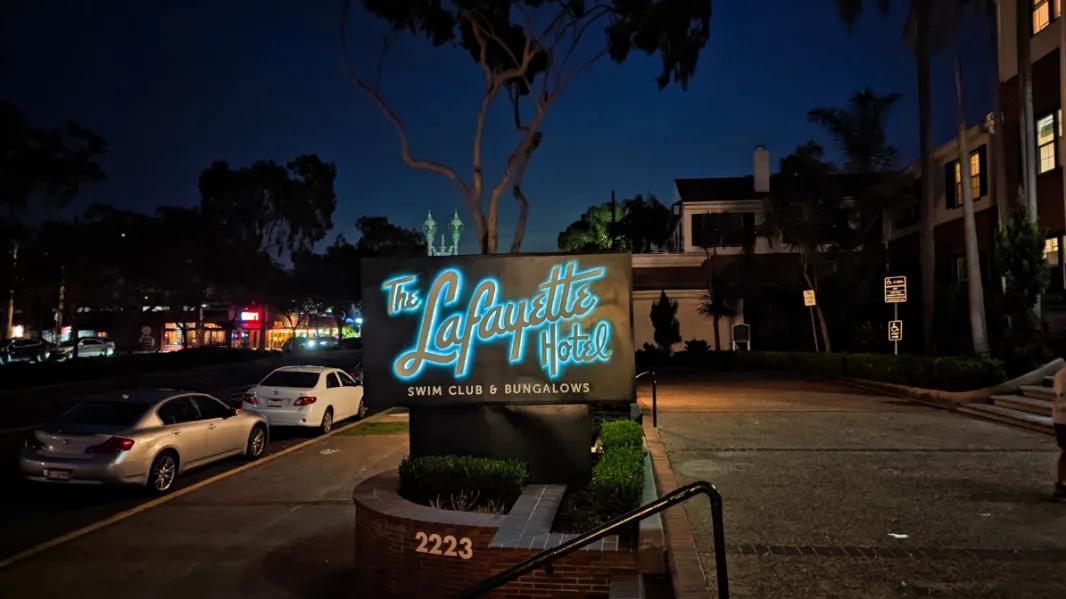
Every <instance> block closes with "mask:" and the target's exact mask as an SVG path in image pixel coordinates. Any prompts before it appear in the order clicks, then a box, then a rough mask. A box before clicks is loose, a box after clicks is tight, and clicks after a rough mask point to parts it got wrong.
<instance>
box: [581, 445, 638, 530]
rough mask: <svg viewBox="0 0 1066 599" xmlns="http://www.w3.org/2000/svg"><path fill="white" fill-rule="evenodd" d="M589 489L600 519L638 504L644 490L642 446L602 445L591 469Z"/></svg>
mask: <svg viewBox="0 0 1066 599" xmlns="http://www.w3.org/2000/svg"><path fill="white" fill-rule="evenodd" d="M589 491H590V493H591V495H592V498H593V501H595V503H596V506H597V508H596V509H597V511H598V513H599V516H600V518H601V519H602V520H603V521H607V520H611V519H612V518H617V517H618V516H621V515H622V514H624V513H626V512H628V511H630V510H632V509H635V508H637V507H639V506H640V499H641V496H642V495H643V493H644V448H643V447H628V446H622V447H614V448H612V449H607V447H606V446H605V447H604V451H603V455H602V456H601V457H600V461H599V462H598V463H597V464H596V466H595V467H594V468H593V469H592V481H591V482H590V483H589Z"/></svg>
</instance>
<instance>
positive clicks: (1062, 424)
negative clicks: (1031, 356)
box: [1051, 367, 1066, 502]
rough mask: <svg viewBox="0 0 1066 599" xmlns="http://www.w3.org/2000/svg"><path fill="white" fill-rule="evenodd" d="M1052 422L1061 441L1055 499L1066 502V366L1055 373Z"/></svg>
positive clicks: (1056, 435)
mask: <svg viewBox="0 0 1066 599" xmlns="http://www.w3.org/2000/svg"><path fill="white" fill-rule="evenodd" d="M1051 409H1052V411H1051V422H1052V423H1054V425H1055V439H1057V440H1058V442H1059V449H1060V450H1062V452H1061V453H1060V454H1059V469H1058V475H1059V479H1058V481H1057V482H1056V483H1055V492H1054V493H1053V494H1052V497H1053V498H1054V499H1057V500H1058V501H1063V502H1066V367H1064V368H1063V369H1062V370H1059V371H1058V372H1057V373H1055V400H1054V404H1053V405H1052V408H1051Z"/></svg>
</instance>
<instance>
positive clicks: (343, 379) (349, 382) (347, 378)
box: [340, 372, 359, 387]
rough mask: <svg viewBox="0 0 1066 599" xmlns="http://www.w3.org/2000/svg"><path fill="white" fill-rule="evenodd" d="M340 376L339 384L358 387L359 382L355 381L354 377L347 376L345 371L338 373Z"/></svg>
mask: <svg viewBox="0 0 1066 599" xmlns="http://www.w3.org/2000/svg"><path fill="white" fill-rule="evenodd" d="M340 377H341V385H343V386H345V387H358V386H359V383H357V382H355V379H353V378H352V377H350V376H348V374H347V373H344V372H342V373H340Z"/></svg>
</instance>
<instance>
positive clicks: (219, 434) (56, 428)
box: [19, 389, 270, 494]
mask: <svg viewBox="0 0 1066 599" xmlns="http://www.w3.org/2000/svg"><path fill="white" fill-rule="evenodd" d="M269 435H270V427H269V425H268V424H267V421H266V419H265V418H263V417H262V416H260V415H259V414H257V413H255V412H243V411H241V410H239V409H233V408H229V407H227V406H226V405H225V404H223V403H222V402H220V401H219V400H217V399H215V398H214V397H212V396H210V395H206V394H203V393H192V392H185V391H174V390H170V389H160V390H140V391H127V392H119V391H116V392H112V393H108V394H104V395H100V396H98V397H96V398H93V399H90V400H88V401H85V402H82V403H80V404H78V405H76V406H74V407H73V408H71V409H70V410H68V411H66V412H65V413H64V414H63V415H62V416H60V417H59V418H58V419H57V420H56V421H55V422H52V423H50V424H48V425H45V426H42V427H40V428H38V429H36V430H34V431H31V432H30V433H29V434H28V435H27V436H26V440H25V443H24V447H23V450H22V454H21V455H20V458H19V469H20V470H21V471H22V476H23V477H24V478H26V479H27V480H31V481H35V482H48V483H63V484H83V485H100V484H122V485H144V486H145V487H147V488H148V489H149V490H151V491H153V492H155V493H160V494H161V493H166V492H167V491H169V490H170V489H171V488H172V487H173V486H174V480H175V478H177V477H178V476H179V475H181V474H183V473H185V472H187V471H189V470H191V469H193V468H197V467H199V466H205V465H207V464H211V463H213V462H217V461H219V460H223V459H226V458H228V457H231V456H237V455H244V456H246V457H248V458H250V459H255V458H258V457H260V456H262V455H263V453H264V451H265V450H266V444H267V441H268V439H269Z"/></svg>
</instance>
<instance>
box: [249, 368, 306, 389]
mask: <svg viewBox="0 0 1066 599" xmlns="http://www.w3.org/2000/svg"><path fill="white" fill-rule="evenodd" d="M318 377H319V373H317V372H299V371H293V370H275V371H274V372H272V373H270V376H268V377H266V378H265V379H263V382H262V383H259V386H260V387H292V388H295V389H314V388H315V387H317V386H318Z"/></svg>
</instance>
